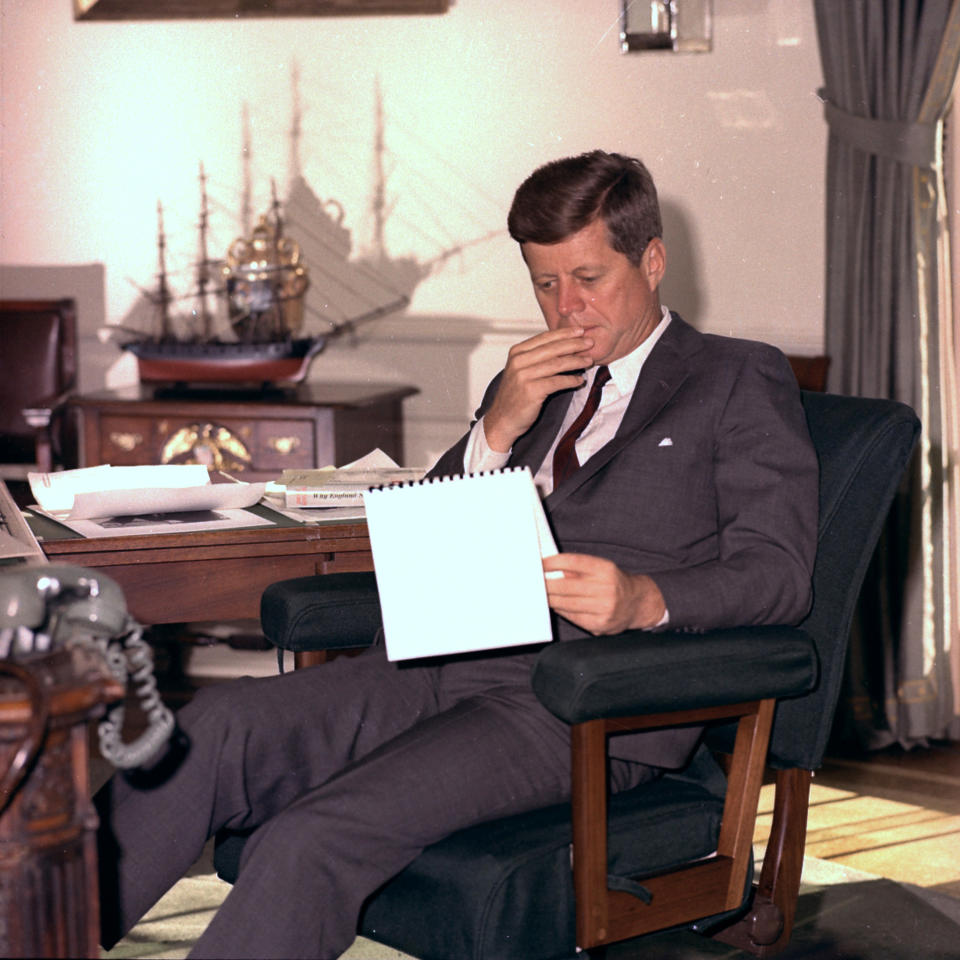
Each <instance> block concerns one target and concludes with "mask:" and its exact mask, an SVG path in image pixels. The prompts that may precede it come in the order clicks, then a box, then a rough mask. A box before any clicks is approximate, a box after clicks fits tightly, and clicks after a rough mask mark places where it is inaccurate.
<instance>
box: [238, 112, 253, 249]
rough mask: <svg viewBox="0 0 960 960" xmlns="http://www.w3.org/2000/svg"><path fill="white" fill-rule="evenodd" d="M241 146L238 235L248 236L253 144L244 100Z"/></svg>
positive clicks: (250, 220)
mask: <svg viewBox="0 0 960 960" xmlns="http://www.w3.org/2000/svg"><path fill="white" fill-rule="evenodd" d="M242 126H243V148H242V153H241V156H242V158H243V199H242V201H241V205H240V226H241V231H240V236H242V237H249V236H250V227H251V224H252V222H253V197H252V192H253V186H252V184H253V178H252V176H251V173H250V161H251V155H252V153H253V145H252V141H251V137H250V105H249V104H248V103H247V102H246V101H244V104H243V120H242Z"/></svg>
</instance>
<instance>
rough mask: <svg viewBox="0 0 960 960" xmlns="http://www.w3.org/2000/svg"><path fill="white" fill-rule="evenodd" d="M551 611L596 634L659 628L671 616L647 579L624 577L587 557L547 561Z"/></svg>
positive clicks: (566, 555)
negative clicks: (558, 573)
mask: <svg viewBox="0 0 960 960" xmlns="http://www.w3.org/2000/svg"><path fill="white" fill-rule="evenodd" d="M543 569H544V572H547V573H549V572H551V571H554V570H560V571H562V572H563V576H562V577H557V578H555V579H554V578H550V577H548V578H547V580H546V584H547V600H548V602H549V604H550V608H551V609H552V610H554V611H556V612H557V613H558V614H560V616H561V617H565V618H566V619H567V620H569V621H570V622H571V623H575V624H576V625H577V626H578V627H582V628H583V629H584V630H588V631H589V632H590V633H594V634H607V633H620V632H621V631H622V630H633V629H643V628H649V627H655V626H656V625H657V624H658V623H659V622H660V621H661V620H662V619H663V615H664V613H665V612H666V609H667V608H666V604H665V602H664V599H663V594H662V593H661V592H660V588H659V587H658V586H657V585H656V583H654V581H653V580H652V579H651V578H650V577H648V576H646V575H645V574H642V573H624V572H623V570H621V569H620V568H619V567H618V566H617V565H616V564H615V563H613V562H612V561H610V560H605V559H603V558H602V557H593V556H590V555H588V554H584V553H558V554H557V555H556V556H553V557H547V558H546V559H545V560H544V561H543Z"/></svg>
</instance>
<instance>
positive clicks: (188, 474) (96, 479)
mask: <svg viewBox="0 0 960 960" xmlns="http://www.w3.org/2000/svg"><path fill="white" fill-rule="evenodd" d="M28 479H29V481H30V490H31V492H32V493H33V495H34V497H35V498H36V501H37V505H38V506H39V507H40V508H41V509H42V510H43V511H44V512H45V513H48V514H50V515H51V516H53V517H54V518H56V519H71V520H87V519H91V518H94V517H128V516H137V515H139V514H154V513H183V512H186V511H194V510H235V509H242V508H243V507H249V506H252V505H253V504H255V503H256V502H257V501H258V500H259V499H260V498H261V497H262V496H263V491H264V487H265V484H263V483H211V482H210V473H209V472H208V470H207V468H206V467H205V466H203V465H201V464H162V465H158V466H134V467H112V466H109V465H107V464H104V465H103V466H98V467H84V468H81V469H79V470H64V471H62V472H60V473H30V474H28Z"/></svg>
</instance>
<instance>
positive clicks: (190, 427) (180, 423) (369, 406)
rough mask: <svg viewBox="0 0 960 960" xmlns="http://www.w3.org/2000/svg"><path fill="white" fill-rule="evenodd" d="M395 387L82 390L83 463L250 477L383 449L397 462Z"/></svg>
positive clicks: (77, 401) (399, 430) (408, 390)
mask: <svg viewBox="0 0 960 960" xmlns="http://www.w3.org/2000/svg"><path fill="white" fill-rule="evenodd" d="M416 392H417V391H416V388H414V387H410V386H404V385H399V386H398V385H395V384H364V383H339V384H335V383H331V384H315V383H310V384H304V385H301V386H300V387H298V388H297V389H296V390H291V391H289V392H281V391H276V392H249V393H238V392H227V391H214V390H210V391H206V392H204V393H200V392H194V393H192V394H189V395H183V394H182V395H175V394H164V393H161V392H155V391H152V390H150V389H147V388H145V387H142V386H141V387H133V388H129V389H126V390H120V391H104V392H102V393H95V394H88V395H86V396H79V397H76V398H74V400H73V401H72V405H73V408H74V409H75V410H76V412H77V415H78V417H79V428H80V466H84V467H89V466H95V465H97V464H101V463H109V464H113V465H114V466H125V465H137V464H156V463H202V464H204V465H206V466H209V467H213V468H215V469H219V470H224V471H226V472H227V473H230V474H236V475H239V474H242V475H243V477H244V479H246V480H270V479H275V478H276V477H277V476H279V474H280V472H281V471H282V470H284V469H288V468H291V469H292V468H303V467H318V466H326V465H327V464H336V465H338V466H340V465H342V464H344V463H348V462H350V461H352V460H356V459H357V458H358V457H361V456H363V455H364V454H366V453H369V452H370V451H371V450H373V449H374V448H375V447H379V448H380V449H381V450H383V451H384V453H386V454H388V455H389V456H391V457H392V458H393V459H394V460H396V461H397V462H398V463H402V462H403V420H402V410H401V407H402V402H403V399H404V397H408V396H411V395H412V394H414V393H416Z"/></svg>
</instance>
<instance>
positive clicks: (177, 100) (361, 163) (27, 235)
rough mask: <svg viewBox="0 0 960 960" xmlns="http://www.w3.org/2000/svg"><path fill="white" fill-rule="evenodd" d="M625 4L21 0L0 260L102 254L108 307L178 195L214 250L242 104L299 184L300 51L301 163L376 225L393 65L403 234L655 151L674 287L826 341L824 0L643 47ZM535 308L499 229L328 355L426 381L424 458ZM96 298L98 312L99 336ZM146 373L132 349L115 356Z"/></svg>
mask: <svg viewBox="0 0 960 960" xmlns="http://www.w3.org/2000/svg"><path fill="white" fill-rule="evenodd" d="M618 9H619V0H588V2H580V0H524V2H522V3H491V2H490V0H458V2H457V3H456V4H455V5H454V6H453V7H452V9H451V10H450V12H449V13H448V14H446V15H443V16H423V17H372V18H371V17H364V18H297V19H286V18H280V19H273V20H262V19H246V20H237V21H231V20H213V21H200V22H197V21H166V22H127V23H74V22H73V20H72V14H71V3H70V2H69V0H0V16H2V21H0V29H2V34H0V70H2V75H0V83H2V97H0V101H2V105H0V111H2V117H0V123H2V125H0V136H2V144H0V152H2V157H0V216H2V232H0V263H2V264H6V265H15V266H22V265H33V266H36V265H71V264H86V263H97V262H99V263H103V264H105V268H106V269H105V288H106V289H105V304H106V308H105V314H106V316H105V319H107V320H108V321H110V322H118V321H119V320H120V319H122V318H123V317H124V316H125V315H126V314H127V312H128V311H129V310H130V308H131V306H132V304H133V302H134V300H135V298H136V295H137V291H136V289H135V287H134V285H133V283H131V280H133V281H136V282H137V283H140V284H142V285H148V284H149V283H150V280H151V277H152V274H153V272H154V270H155V267H156V250H155V230H156V213H155V209H156V204H157V201H158V200H162V201H163V203H164V208H165V217H166V225H167V230H168V233H169V234H170V238H171V255H172V256H173V257H174V258H176V256H177V255H178V254H181V255H182V256H183V257H184V259H186V258H187V255H188V254H190V253H192V252H193V246H192V245H193V244H194V243H195V238H194V228H195V223H196V217H197V196H198V190H197V180H196V177H197V167H198V163H199V161H201V160H202V161H203V162H204V164H205V168H206V172H207V174H208V176H209V186H210V192H211V196H212V198H213V199H214V209H213V211H212V220H213V222H212V240H213V252H217V253H219V252H221V249H222V248H223V247H225V245H226V244H227V243H229V241H230V240H231V239H232V238H233V237H234V236H235V235H236V234H237V233H238V232H239V231H238V227H237V225H238V222H239V218H238V214H239V209H240V196H241V182H242V169H241V112H242V105H243V104H244V103H247V104H248V109H249V115H250V125H251V138H252V168H253V174H254V177H255V183H254V185H255V188H256V198H255V206H256V207H257V208H258V209H262V208H263V207H264V206H265V205H266V203H267V202H268V198H269V189H270V178H271V177H272V178H275V179H276V180H277V181H278V183H279V185H280V187H281V188H282V187H283V185H284V184H285V182H286V178H287V176H288V175H289V172H290V160H289V153H290V141H289V137H288V134H287V131H288V129H289V126H290V118H291V99H292V95H291V79H290V78H291V71H292V68H293V65H294V64H297V65H298V66H299V70H300V97H301V101H302V106H303V135H302V140H301V151H300V158H301V163H302V167H303V173H304V175H305V176H306V178H307V180H308V181H309V182H310V184H311V186H312V187H313V189H314V190H315V191H316V193H317V194H318V195H320V196H321V197H322V198H324V199H326V198H336V199H337V200H338V201H339V202H340V203H341V204H342V206H343V207H344V209H345V211H346V221H345V222H346V225H347V226H348V227H349V228H350V229H351V230H352V232H353V239H354V245H355V248H360V247H361V246H362V245H363V243H364V242H365V241H366V240H368V239H369V237H370V231H371V218H370V216H369V212H368V203H369V198H370V186H371V182H372V150H371V141H372V136H373V128H374V121H373V111H374V108H373V104H374V95H375V94H374V91H375V86H376V83H377V81H378V80H379V83H380V85H381V87H382V91H383V102H384V108H385V111H386V122H387V126H386V135H387V145H388V151H389V153H388V166H389V172H390V180H389V189H390V192H391V196H392V198H393V200H394V202H395V207H394V210H393V215H392V217H391V219H390V221H389V224H388V231H387V241H388V244H389V249H390V252H391V253H392V254H394V255H401V254H412V255H415V256H417V257H418V258H420V259H421V260H430V259H433V258H435V257H437V256H438V255H440V254H441V253H442V251H443V250H444V249H445V248H446V247H448V246H450V245H452V244H454V243H463V242H469V241H471V240H473V239H475V238H477V237H480V236H482V235H484V234H486V233H487V232H489V231H497V230H500V229H501V228H502V226H503V222H504V219H505V215H506V210H507V207H508V206H509V202H510V198H511V196H512V193H513V190H514V189H515V187H516V185H517V184H518V183H519V181H520V180H521V179H522V178H523V177H524V176H525V175H526V174H527V173H529V172H530V170H531V169H533V167H535V166H536V165H538V164H539V163H541V162H543V161H545V160H548V159H551V158H554V157H556V156H561V155H566V154H570V153H575V152H579V151H582V150H585V149H590V148H592V147H595V146H600V147H603V148H606V149H611V150H620V151H624V152H628V153H635V154H636V155H638V156H641V157H642V158H643V159H644V160H645V161H646V163H647V164H648V166H649V167H650V168H651V170H652V172H653V174H654V177H655V178H656V180H657V182H658V185H659V187H660V192H661V199H662V202H663V206H664V211H665V220H666V228H667V235H666V242H667V246H668V251H669V254H670V269H669V271H668V279H667V281H665V285H664V290H665V300H666V302H668V303H669V304H670V305H671V306H673V307H675V308H676V309H679V310H680V311H681V312H682V313H683V314H684V315H685V316H687V318H688V319H689V320H691V321H692V322H694V323H695V324H696V325H697V326H698V327H699V328H700V329H702V330H705V331H711V332H718V333H730V334H734V335H738V336H746V337H754V338H758V339H764V340H768V341H771V342H773V343H776V344H777V345H779V346H781V347H782V348H783V349H785V350H787V351H788V352H794V353H816V352H820V351H821V350H822V344H823V324H822V304H821V297H822V287H823V221H824V212H823V198H824V192H823V180H824V161H825V145H826V129H825V124H824V122H823V119H822V115H821V106H820V102H819V100H818V98H817V96H816V89H817V87H818V85H819V84H820V82H821V73H820V63H819V57H818V53H817V47H816V37H815V32H814V22H813V11H812V4H811V3H808V2H807V0H715V2H714V12H715V35H714V45H713V52H711V53H709V54H699V55H698V54H688V55H676V54H669V53H644V54H630V55H626V56H624V55H622V54H621V53H620V51H619V41H618V36H617V32H618V26H617V14H618ZM217 244H220V248H218V247H217ZM9 273H10V272H9V271H5V272H4V273H3V274H0V277H8V276H9ZM4 287H5V288H6V289H9V287H8V284H7V282H6V281H4ZM3 293H4V290H0V294H3ZM536 317H537V314H536V307H535V304H534V300H533V297H532V295H531V293H530V291H529V289H528V283H527V280H526V276H525V272H524V270H523V268H522V264H521V262H520V260H519V257H518V255H517V253H516V251H515V249H514V248H513V245H512V243H511V242H510V241H509V239H508V238H507V237H506V236H505V235H504V234H502V233H500V234H498V235H497V236H495V237H494V238H493V239H490V240H486V241H484V242H480V243H477V244H476V245H473V246H469V247H467V248H466V249H465V250H464V251H463V253H462V254H460V255H457V256H455V257H452V258H451V259H449V260H447V261H446V262H445V263H444V264H443V265H442V266H441V267H438V268H437V269H436V270H435V271H434V272H433V273H432V274H431V276H430V277H429V278H428V279H427V280H425V281H424V282H422V283H421V284H420V286H419V287H418V288H417V290H416V294H415V298H414V302H413V304H412V306H411V308H410V310H409V311H408V316H407V317H404V318H394V319H390V320H387V321H383V322H378V323H377V324H373V325H370V326H369V327H367V328H366V329H365V330H364V331H363V332H362V334H361V336H360V337H359V340H358V341H356V342H348V341H347V340H343V341H338V342H336V343H335V344H334V345H333V346H332V347H330V348H329V349H328V350H327V351H326V353H325V354H323V355H322V356H321V357H319V358H318V360H317V361H316V362H315V364H314V367H313V370H312V376H314V377H328V378H332V379H351V378H354V377H370V378H374V379H381V378H386V379H392V380H409V379H413V380H414V381H416V382H418V383H419V384H420V385H421V386H422V387H423V392H422V393H421V395H420V397H418V398H417V399H416V400H415V401H413V402H411V403H410V405H409V407H408V413H409V442H408V447H407V460H408V461H410V462H422V461H425V460H426V459H429V458H430V457H431V456H432V455H433V454H434V453H436V452H438V451H439V450H440V449H441V448H442V447H443V446H444V445H445V444H446V443H447V442H448V440H449V439H452V438H453V437H455V436H456V435H457V434H458V433H459V432H460V430H461V429H462V428H463V426H464V424H465V422H466V418H467V416H468V415H469V412H470V410H471V409H472V407H473V406H474V405H475V403H476V401H477V399H478V398H479V395H480V391H481V390H482V388H483V386H484V384H485V383H486V380H487V378H488V376H489V374H490V373H491V372H493V371H494V370H496V369H497V367H498V365H499V363H500V361H501V360H502V358H503V354H504V352H505V349H506V346H507V345H508V344H509V343H510V342H512V340H514V339H517V338H518V337H520V336H523V335H525V334H526V332H527V331H529V330H532V329H535V328H536V322H537V320H536ZM100 319H101V318H95V319H94V318H89V317H87V318H85V324H86V326H87V334H88V339H89V336H90V330H89V327H90V325H91V324H92V325H94V326H95V325H96V324H97V323H99V322H100ZM111 349H112V348H111ZM131 376H133V372H132V368H131V367H130V366H129V365H127V364H125V362H122V361H121V362H117V363H115V364H114V365H113V368H112V370H111V373H110V374H109V377H110V378H111V379H110V382H114V383H115V382H118V381H122V380H124V379H128V378H130V377H131Z"/></svg>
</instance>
